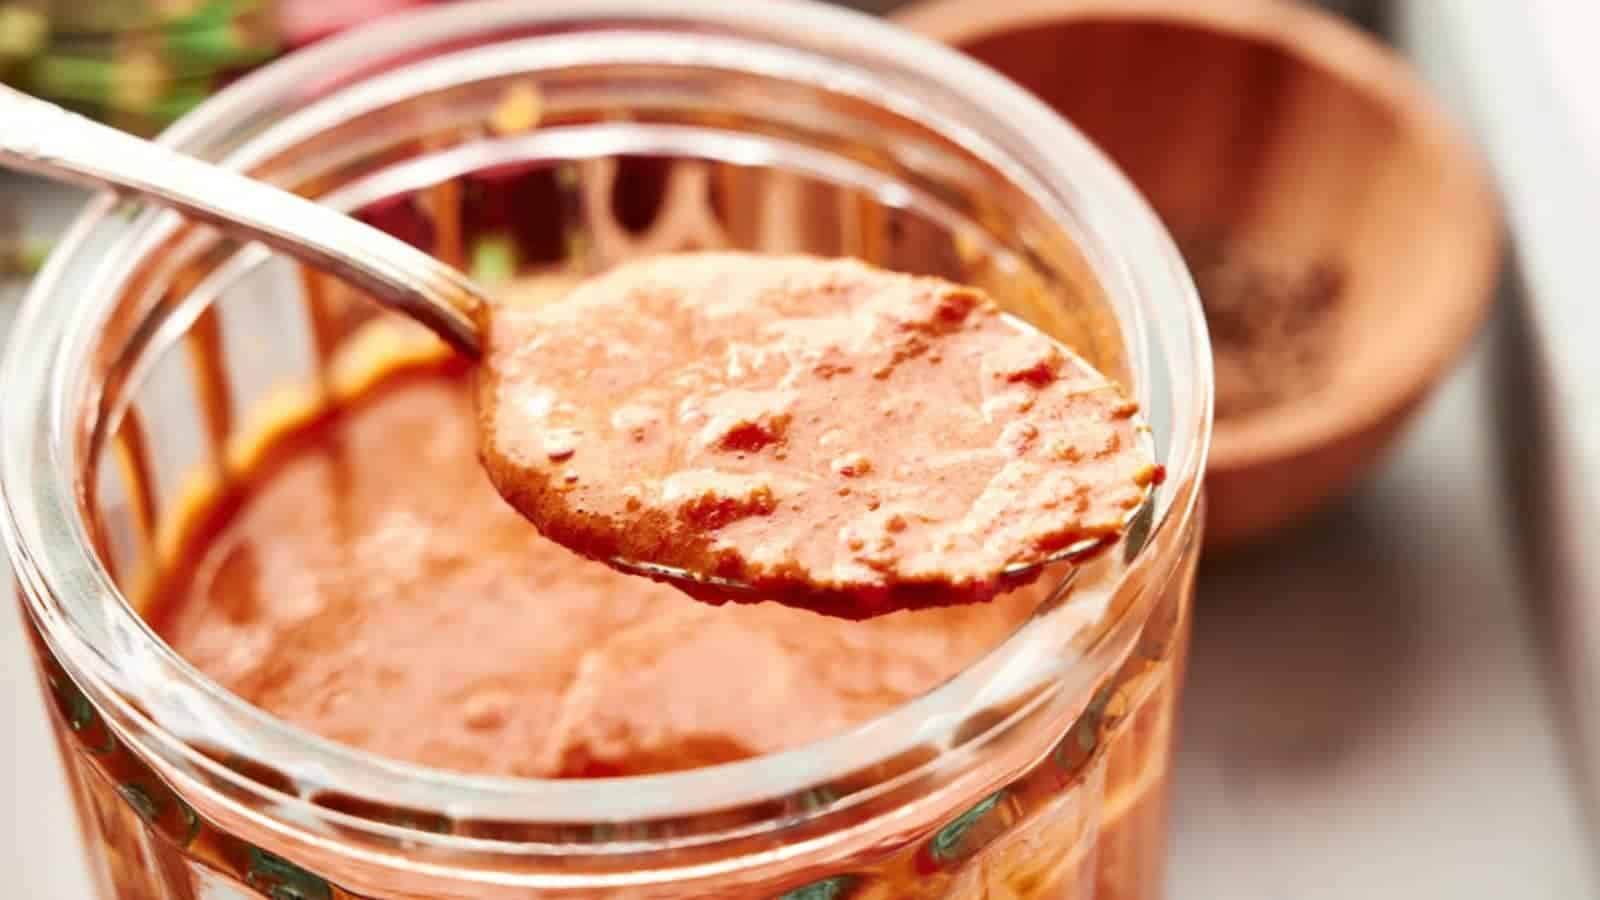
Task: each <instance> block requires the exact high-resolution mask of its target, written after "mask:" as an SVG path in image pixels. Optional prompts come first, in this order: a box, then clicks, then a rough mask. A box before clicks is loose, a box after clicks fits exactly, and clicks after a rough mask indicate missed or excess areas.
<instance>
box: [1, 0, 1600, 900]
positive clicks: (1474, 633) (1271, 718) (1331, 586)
mask: <svg viewBox="0 0 1600 900" xmlns="http://www.w3.org/2000/svg"><path fill="white" fill-rule="evenodd" d="M437 2H449V0H277V2H273V0H0V80H4V81H5V82H7V83H10V84H13V85H16V86H18V87H20V88H22V89H24V90H27V91H29V92H32V93H35V94H38V95H40V96H43V97H47V98H50V99H52V100H56V101H58V102H61V103H63V104H65V105H69V106H72V107H74V108H76V109H79V110H81V111H83V112H85V113H87V114H90V115H92V116H95V117H97V118H100V119H102V120H104V121H107V122H110V123H112V124H115V125H117V126H119V127H122V128H125V129H127V130H130V131H134V132H138V133H141V134H154V133H156V132H158V131H159V130H160V129H161V128H163V127H165V126H166V125H167V124H169V123H170V122H172V121H173V120H174V119H175V118H176V117H178V116H181V115H182V114H183V113H184V112H186V111H188V110H189V109H191V108H192V107H193V106H194V105H195V104H196V103H198V102H200V101H201V100H203V99H204V98H205V97H206V96H207V95H208V94H210V93H211V92H213V91H215V90H217V89H219V88H220V87H222V86H225V85H226V84H227V83H229V81H231V80H232V79H235V78H237V77H239V76H240V75H241V74H243V73H246V72H248V71H249V70H250V69H252V68H253V67H256V66H258V65H261V64H262V63H265V62H268V61H270V60H271V59H273V58H275V57H277V56H279V55H281V54H283V53H286V52H290V51H292V50H293V49H294V48H296V47H299V46H303V45H305V44H307V43H310V42H313V41H316V40H318V39H320V38H323V37H326V36H327V35H329V34H332V33H335V32H337V31H338V30H340V29H342V28H345V27H349V26H351V25H353V24H358V23H361V22H364V21H367V20H370V19H372V18H375V17H377V16H380V15H384V14H386V13H390V12H395V11H398V10H401V9H404V8H407V7H412V6H419V5H426V4H429V3H437ZM527 2H530V3H537V2H559V0H527ZM751 2H758V0H751ZM999 2H1004V0H999ZM844 5H850V6H855V7H857V8H861V9H864V10H867V11H870V12H874V13H880V14H886V13H890V12H892V11H893V10H894V9H895V8H896V7H899V6H901V5H902V4H901V3H899V2H894V0H855V2H850V3H845V4H844ZM1320 5H1322V6H1324V7H1326V8H1328V9H1330V10H1332V11H1334V12H1336V13H1338V14H1339V15H1341V16H1344V17H1346V18H1347V19H1348V20H1349V21H1350V22H1352V23H1354V24H1355V25H1356V26H1358V27H1360V28H1362V29H1365V30H1367V31H1368V32H1370V33H1372V34H1374V35H1376V36H1378V37H1380V38H1381V39H1383V40H1385V41H1388V42H1390V43H1392V44H1394V45H1395V46H1396V48H1397V49H1398V50H1399V51H1401V52H1402V53H1403V54H1405V56H1406V57H1407V58H1408V59H1409V60H1410V61H1411V62H1412V63H1413V64H1415V65H1416V66H1417V68H1418V69H1419V70H1420V72H1421V73H1422V75H1423V76H1424V78H1425V79H1426V80H1427V81H1428V83H1429V84H1430V85H1432V87H1433V88H1434V89H1435V90H1436V91H1437V92H1438V93H1439V94H1440V95H1441V97H1442V98H1443V99H1444V100H1445V101H1446V103H1447V105H1448V106H1450V107H1451V109H1452V110H1453V111H1454V112H1455V113H1456V114H1457V115H1458V116H1459V117H1460V118H1461V119H1462V120H1463V121H1464V122H1465V123H1466V124H1467V125H1468V126H1469V127H1470V129H1471V132H1472V134H1473V137H1474V139H1475V140H1476V141H1477V142H1478V144H1479V145H1480V146H1481V148H1482V149H1483V151H1484V153H1485V155H1486V157H1487V158H1488V159H1489V161H1490V162H1491V164H1492V166H1493V170H1494V175H1495V179H1496V184H1497V186H1498V188H1499V190H1500V191H1501V200H1502V202H1503V204H1504V207H1505V212H1506V217H1507V220H1508V225H1509V226H1510V232H1511V244H1510V251H1509V252H1510V258H1509V260H1508V266H1507V267H1506V270H1505V271H1506V273H1507V274H1506V275H1505V277H1504V279H1503V281H1502V284H1501V287H1500V289H1499V292H1498V296H1497V298H1496V300H1497V302H1496V305H1495V310H1494V312H1493V314H1492V315H1491V317H1490V322H1489V326H1488V327H1487V328H1486V329H1485V330H1484V332H1483V333H1482V334H1481V335H1480V336H1479V337H1478V339H1477V341H1476V343H1475V344H1474V345H1473V348H1472V350H1471V352H1470V353H1469V355H1468V356H1467V358H1466V359H1465V361H1464V362H1463V363H1462V364H1461V365H1460V366H1459V368H1457V369H1455V370H1454V372H1453V374H1452V375H1451V376H1450V377H1449V379H1448V380H1447V381H1446V382H1445V383H1444V384H1443V386H1442V387H1441V389H1440V390H1439V391H1438V392H1437V393H1436V394H1434V395H1433V396H1432V398H1431V399H1430V400H1429V401H1428V403H1427V404H1426V406H1425V408H1424V409H1423V410H1422V412H1421V414H1420V416H1419V417H1418V418H1417V419H1416V420H1415V421H1414V422H1412V423H1411V424H1410V425H1409V426H1408V427H1407V429H1406V431H1405V432H1404V434H1403V436H1402V438H1401V439H1400V442H1399V444H1398V446H1397V447H1396V449H1395V450H1394V452H1393V453H1392V454H1390V455H1389V456H1387V457H1386V458H1385V462H1384V463H1383V465H1382V466H1381V467H1380V468H1379V469H1377V470H1376V472H1375V473H1374V474H1373V475H1372V476H1371V477H1370V478H1367V479H1366V480H1364V481H1363V482H1361V483H1360V484H1359V485H1358V486H1356V487H1355V488H1353V489H1352V490H1351V491H1350V492H1349V493H1348V494H1346V495H1344V496H1341V497H1340V498H1339V499H1337V500H1336V501H1335V502H1333V503H1332V504H1331V505H1329V506H1328V507H1326V508H1325V509H1323V510H1322V511H1320V512H1319V513H1317V514H1316V515H1314V516H1311V517H1310V518H1309V519H1307V520H1305V521H1303V522H1301V523H1299V524H1297V525H1295V526H1294V527H1291V528H1288V529H1286V530H1283V531H1281V532H1278V533H1275V534H1272V535H1271V536H1269V537H1267V538H1265V539H1263V540H1261V541H1258V542H1256V543H1254V544H1252V545H1251V546H1249V547H1247V548H1244V549H1241V550H1239V551H1237V552H1233V553H1229V554H1227V555H1226V556H1224V557H1219V558H1214V559H1208V560H1207V561H1206V564H1205V566H1204V570H1203V574H1202V578H1201V597H1200V600H1199V604H1198V612H1197V625H1196V628H1197V632H1196V635H1195V644H1194V647H1193V650H1192V658H1191V662H1190V674H1189V686H1188V688H1187V689H1186V691H1187V699H1186V706H1185V712H1184V726H1183V733H1182V737H1181V739H1180V763H1179V767H1178V787H1177V800H1176V804H1177V806H1176V810H1175V820H1174V835H1173V860H1172V866H1171V873H1172V874H1171V885H1170V891H1169V896H1171V897H1173V898H1175V900H1202V898H1229V900H1255V898H1261V900H1268V898H1271V900H1280V898H1329V900H1334V898H1352V897H1361V898H1390V897H1393V898H1401V897H1404V898H1407V900H1414V898H1440V900H1443V898H1451V900H1456V898H1478V897H1483V898H1490V897H1493V898H1507V897H1516V898H1561V900H1564V898H1580V900H1581V898H1600V879H1597V874H1600V872H1597V869H1596V865H1595V861H1596V859H1597V855H1596V853H1595V844H1594V840H1593V832H1592V828H1591V825H1592V820H1593V810H1594V808H1595V804H1594V803H1593V802H1592V800H1593V798H1594V792H1593V784H1594V781H1593V777H1592V776H1593V773H1594V772H1595V767H1594V765H1593V758H1594V755H1595V754H1594V748H1596V747H1597V746H1600V741H1597V740H1596V739H1595V736H1594V735H1595V734H1596V733H1597V732H1596V729H1595V724H1594V721H1593V718H1592V709H1591V707H1592V706H1593V702H1594V701H1593V698H1594V696H1595V690H1594V689H1595V688H1596V687H1600V682H1597V679H1596V675H1595V668H1594V667H1595V663H1594V662H1593V661H1594V660H1596V659H1597V658H1600V654H1597V652H1596V648H1600V640H1597V638H1600V622H1597V620H1600V616H1597V615H1596V612H1595V610H1596V608H1597V603H1596V601H1597V600H1600V571H1597V569H1600V567H1597V566H1596V565H1595V564H1594V563H1593V562H1591V561H1590V560H1589V558H1588V556H1589V555H1588V553H1587V552H1586V551H1587V544H1588V543H1590V542H1591V541H1592V538H1591V537H1590V535H1592V534H1594V533H1596V529H1597V528H1600V502H1597V501H1600V497H1597V496H1596V495H1595V492H1594V491H1593V490H1592V489H1591V487H1590V485H1591V484H1593V483H1596V481H1597V478H1596V477H1591V476H1600V359H1597V358H1596V357H1597V356H1600V355H1597V354H1595V353H1594V352H1593V350H1592V348H1591V347H1590V346H1589V343H1590V342H1589V341H1588V340H1587V338H1588V336H1590V335H1597V334H1600V311H1597V310H1600V306H1597V305H1596V304H1594V302H1593V298H1594V297H1595V296H1600V274H1597V273H1596V272H1595V267H1594V265H1593V262H1592V257H1593V250H1592V248H1591V247H1590V245H1591V244H1592V243H1593V240H1594V235H1596V234H1600V91H1596V90H1595V89H1594V88H1595V86H1596V85H1600V66H1596V65H1595V64H1594V63H1593V62H1592V61H1591V60H1590V57H1591V56H1592V50H1590V49H1589V48H1590V47H1592V46H1593V43H1594V41H1595V39H1600V3H1596V2H1595V0H1528V2H1524V3H1513V2H1502V0H1327V2H1324V3H1322V4H1320ZM1585 88H1586V89H1585ZM81 199H82V197H81V195H79V194H75V193H73V192H71V191H70V190H63V189H60V188H55V187H46V186H43V185H40V184H37V183H33V182H29V181H24V180H21V179H18V178H16V177H14V176H9V175H0V328H3V326H4V324H5V323H7V322H9V320H10V316H11V313H12V310H13V309H14V306H15V303H16V300H17V298H18V297H19V296H20V294H21V292H22V291H23V290H24V289H25V287H26V284H27V279H28V276H29V275H30V274H31V273H32V272H33V271H35V270H36V268H37V266H38V265H39V263H40V262H41V260H42V259H43V258H44V256H45V255H46V254H47V252H48V249H49V246H50V244H51V241H52V240H53V238H54V236H55V235H56V234H58V233H59V232H60V230H61V229H62V228H63V227H64V226H65V224H66V223H67V222H68V221H69V220H70V217H71V215H72V213H73V211H74V210H75V208H76V206H77V204H78V203H79V202H81ZM1403 300H1404V297H1397V298H1396V302H1403ZM4 625H5V627H4V628H0V639H3V642H0V665H3V667H4V668H3V672H4V675H5V680H6V683H7V684H8V686H9V687H8V688H7V690H6V692H5V703H6V704H7V705H6V707H5V708H4V713H5V715H6V718H7V719H8V720H9V721H12V722H13V723H15V726H14V728H13V740H12V742H11V746H10V747H9V748H5V749H3V750H0V752H8V753H9V754H10V758H9V759H0V767H4V768H5V769H6V770H7V771H9V772H10V773H11V776H12V778H13V780H14V784H13V786H12V790H11V791H10V796H12V797H13V799H14V803H13V805H14V808H15V809H17V810H18V811H19V812H18V814H17V815H16V816H15V817H14V818H15V821H14V822H13V823H12V827H13V828H14V829H15V834H14V835H13V839H12V840H5V841H0V867H3V868H4V870H6V871H18V872H21V873H22V874H21V878H22V881H21V882H20V883H18V884H14V885H13V886H12V888H10V889H8V890H0V893H4V894H6V896H17V897H19V898H54V897H58V896H59V897H76V896H80V894H78V893H74V891H75V890H77V888H76V887H74V885H76V884H77V883H78V882H76V881H75V880H74V879H75V878H76V876H75V875H74V872H73V871H72V870H73V868H74V867H75V866H76V865H77V863H76V860H77V856H76V855H75V851H73V850H71V841H72V840H73V837H72V835H71V834H70V825H69V821H68V818H67V814H66V804H65V803H63V802H60V801H59V794H58V793H57V792H59V790H60V786H59V785H58V784H56V783H55V779H57V778H58V776H57V775H56V765H55V762H54V760H53V759H52V758H51V753H52V752H53V751H52V750H51V749H50V748H49V747H48V745H47V743H46V741H47V738H46V737H45V731H44V725H43V720H42V716H41V713H40V711H39V709H38V700H37V697H36V692H35V691H34V690H33V685H32V680H33V676H32V674H31V672H30V671H29V670H28V668H27V666H26V665H25V663H24V661H23V655H22V653H21V652H20V651H19V649H18V645H19V641H18V639H17V638H16V636H15V634H14V631H15V628H14V627H13V626H12V624H11V623H10V622H9V621H6V622H5V623H4ZM23 810H26V815H24V814H23V813H22V812H21V811H23ZM10 890H15V891H18V893H14V894H13V893H10V892H9V891H10Z"/></svg>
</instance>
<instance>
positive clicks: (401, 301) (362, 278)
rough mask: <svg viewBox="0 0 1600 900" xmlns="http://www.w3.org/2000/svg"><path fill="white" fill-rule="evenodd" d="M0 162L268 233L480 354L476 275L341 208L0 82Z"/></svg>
mask: <svg viewBox="0 0 1600 900" xmlns="http://www.w3.org/2000/svg"><path fill="white" fill-rule="evenodd" d="M0 166H3V167H5V168H12V169H20V170H23V171H27V172H32V173H33V174H36V175H43V176H45V177H47V178H52V179H55V180H58V181H70V182H73V183H75V184H80V185H84V186H87V187H92V188H109V189H111V190H114V191H117V192H118V193H122V194H132V195H137V196H139V197H142V198H144V199H147V200H150V201H152V202H154V203H157V204H160V205H162V206H166V207H169V208H172V209H176V210H178V211H180V212H182V213H185V214H187V215H188V216H190V217H192V218H194V219H197V220H200V221H204V222H207V223H209V224H212V225H216V226H218V227H219V228H221V229H222V230H224V231H226V232H228V233H230V234H232V235H236V236H239V237H247V238H251V239H254V240H257V241H260V242H261V243H263V244H266V245H267V246H269V247H271V248H273V249H275V250H278V251H280V252H282V253H285V254H287V255H289V256H291V257H294V258H295V259H297V260H300V261H301V262H304V263H307V264H308V265H311V266H314V267H316V268H318V269H322V270H324V271H327V272H331V273H333V274H334V275H337V276H339V277H342V278H344V279H346V280H348V281H349V282H351V283H352V284H354V285H356V286H357V287H359V288H361V289H362V290H364V291H366V292H367V293H369V294H371V295H372V297H373V299H375V300H377V301H378V302H380V303H383V304H384V305H386V306H389V307H391V308H394V309H396V310H397V311H399V312H401V313H404V314H405V315H407V316H410V317H411V318H413V319H415V320H417V321H418V322H421V323H422V324H423V325H426V326H427V327H428V328H430V329H432V330H433V331H434V332H435V333H437V334H438V335H439V336H440V337H442V338H444V339H445V340H446V341H448V342H449V343H450V344H451V345H453V346H454V347H456V348H457V349H458V350H460V351H462V352H464V353H466V354H468V355H469V356H473V357H476V356H477V353H478V329H477V325H476V324H475V321H474V319H473V313H474V311H475V310H476V309H477V307H478V306H479V305H480V304H482V303H483V302H485V301H484V299H483V296H482V294H481V293H479V291H478V289H477V288H476V287H475V286H474V285H473V284H472V282H471V281H470V280H469V279H468V278H467V277H466V276H465V275H463V274H461V273H460V272H458V271H456V270H455V269H453V268H451V267H449V266H447V265H445V264H444V263H441V262H439V261H438V260H436V259H434V258H433V257H431V256H429V255H427V254H426V253H423V252H422V251H420V250H417V249H416V248H415V247H412V246H411V245H409V244H407V243H405V242H404V241H401V240H399V239H397V238H394V237H391V236H389V235H387V234H384V233H383V232H381V231H379V230H378V229H376V228H372V227H370V226H368V225H365V224H363V223H361V222H358V221H356V220H355V219H352V218H350V217H349V216H346V215H344V214H343V213H340V212H338V211H336V210H334V209H331V208H329V207H325V206H319V205H317V204H316V203H313V202H311V201H310V200H307V199H305V198H303V197H299V196H297V195H295V194H291V193H289V192H288V191H284V190H280V189H278V188H276V187H273V186H271V185H269V184H266V183H265V182H261V181H256V180H254V179H252V178H249V177H246V176H244V175H241V174H238V173H236V172H232V171H229V170H227V169H223V168H221V167H219V166H214V165H211V164H210V163H206V162H202V161H200V160H198V159H195V158H193V157H189V156H184V155H183V154H181V153H177V152H175V151H173V150H169V149H167V148H166V147H163V146H161V145H160V144H155V143H152V142H150V141H146V140H142V139H140V138H137V137H134V136H132V135H129V134H126V133H124V132H121V131H118V130H116V129H114V128H111V127H109V126H106V125H101V124H98V123H96V122H91V121H90V120H88V119H86V118H84V117H83V116H80V115H77V114H75V113H72V112H69V111H67V110H65V109H62V108H61V107H59V106H56V105H55V104H53V103H48V102H46V101H43V100H39V99H37V98H34V97H30V96H28V95H27V94H23V93H21V92H19V91H16V90H13V89H11V88H8V87H5V86H3V85H0Z"/></svg>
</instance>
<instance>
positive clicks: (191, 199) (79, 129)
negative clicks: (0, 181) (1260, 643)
mask: <svg viewBox="0 0 1600 900" xmlns="http://www.w3.org/2000/svg"><path fill="white" fill-rule="evenodd" d="M0 167H5V168H10V169H19V170H22V171H26V172H31V173H33V174H36V175H42V176H44V177H46V178H52V179H55V180H58V181H67V182H72V183H74V184H79V185H84V186H87V187H92V188H100V189H110V190H113V191H116V192H118V193H121V194H129V195H135V196H138V197H141V198H143V199H146V200H149V201H152V202H154V203H157V204H159V205H161V206H166V207H169V208H172V209H175V210H178V211H179V212H182V213H185V214H186V215H188V216H191V217H192V218H195V219H198V220H200V221H204V222H206V223H208V224H210V225H214V226H216V227H217V228H220V229H222V230H223V231H225V232H227V233H228V234H230V235H233V236H235V237H242V238H249V239H253V240H256V241H260V242H261V243H263V244H266V245H267V246H269V247H271V248H273V249H274V250H277V251H279V252H281V253H284V254H286V255H288V256H291V257H293V258H294V259H297V260H299V261H301V262H303V263H306V264H307V265H310V266H313V267H315V268H318V269H321V270H324V271H327V272H330V273H332V274H334V275H337V276H339V277H341V278H344V279H345V280H347V281H349V282H350V283H351V284H353V285H355V286H357V287H359V288H361V289H362V290H363V291H365V292H366V293H367V294H368V295H370V296H371V297H372V298H373V299H374V300H376V301H378V302H379V303H381V304H383V305H384V306H387V307H389V308H391V309H393V310H395V311H397V312H399V313H402V314H404V315H406V316H409V317H411V318H412V319H415V320H416V321H417V322H420V323H421V324H423V325H425V326H427V327H428V328H429V329H430V330H432V331H433V332H434V333H435V334H437V335H438V336H439V337H441V338H443V339H444V340H445V341H446V342H447V343H449V344H450V345H451V346H452V347H454V348H455V349H456V350H457V351H459V352H460V353H462V354H464V355H465V356H467V357H468V358H471V359H477V358H478V357H479V342H478V325H477V319H476V315H477V313H478V311H479V310H480V309H481V308H482V307H483V306H484V305H485V304H487V303H489V302H490V301H489V298H488V295H487V294H486V293H485V292H484V290H483V289H482V288H480V287H479V286H478V285H477V284H475V283H473V281H472V279H470V278H468V277H467V276H466V275H465V274H464V273H462V272H461V271H459V270H457V269H455V268H453V267H451V266H448V265H446V264H444V263H442V262H440V261H439V260H437V259H434V258H433V257H431V256H429V255H427V254H426V253H423V252H422V251H420V250H418V249H416V248H415V247H413V246H411V245H410V244H407V243H405V242H404V241H402V240H400V239H398V238H395V237H391V236H390V235H388V234H385V233H384V232H382V231H379V230H378V229H376V228H373V227H371V226H370V225H366V224H364V223H362V222H359V221H357V220H355V219H352V218H350V217H349V216H346V215H344V214H343V213H340V212H338V211H336V210H334V209H332V208H330V207H326V206H320V205H318V204H316V203H313V202H312V201H310V200H307V199H305V198H303V197H299V196H296V195H295V194H291V193H289V192H288V191H285V190H281V189H279V188H276V187H273V186H272V185H269V184H266V183H265V182H261V181H256V180H255V179H252V178H249V177H248V176H245V175H242V174H239V173H237V172H233V171H230V170H228V169H224V168H221V167H219V166H215V165H212V164H210V163H207V162H203V161H201V160H198V159H195V158H193V157H189V156H184V155H183V154H181V153H177V152H175V151H173V150H169V149H167V148H166V147H163V146H161V145H159V144H155V143H152V142H150V141H146V140H143V139H141V138H137V137H134V136H132V135H129V134H126V133H124V132H121V131H117V130H116V129H114V128H110V127H108V126H105V125H101V124H98V123H96V122H92V121H90V120H89V119H86V118H84V117H83V116H80V115H77V114H76V113H73V112H70V111H68V110H65V109H62V108H61V107H59V106H57V105H55V104H53V103H49V102H46V101H44V100H39V99H37V98H35V97H30V96H28V95H27V94H23V93H21V92H19V91H16V90H13V89H11V88H7V87H4V86H0ZM1153 494H1154V491H1151V492H1150V493H1149V494H1147V495H1146V501H1145V503H1144V504H1143V506H1141V508H1140V509H1145V508H1148V507H1149V505H1150V503H1149V497H1150V496H1153ZM1138 513H1139V510H1135V512H1134V513H1133V514H1131V515H1130V516H1129V520H1130V522H1131V521H1133V520H1134V519H1135V518H1136V517H1137V515H1138ZM1108 543H1109V542H1108V541H1107V540H1105V539H1100V538H1095V539H1089V540H1084V541H1079V542H1077V543H1075V544H1072V545H1070V546H1068V547H1066V548H1064V549H1062V550H1061V551H1060V552H1058V553H1056V554H1055V555H1054V556H1052V557H1050V558H1049V559H1046V560H1043V561H1041V562H1038V563H1031V564H1028V565H1024V566H1014V567H1012V568H1010V569H1007V570H1006V571H1005V572H1003V573H1001V575H1002V577H1003V578H1004V579H1008V580H1009V579H1023V578H1026V577H1027V576H1028V575H1029V574H1030V573H1031V571H1032V570H1033V569H1036V568H1040V567H1043V566H1045V565H1050V564H1053V563H1058V562H1063V561H1078V560H1081V559H1084V558H1087V557H1088V556H1090V555H1092V554H1094V553H1095V552H1097V551H1099V550H1101V549H1103V548H1105V547H1106V546H1107V544H1108ZM610 562H611V564H612V565H613V566H615V567H617V568H619V569H622V570H625V571H628V572H633V573H635V574H639V575H645V576H647V577H650V578H655V579H658V580H666V581H679V582H688V583H691V584H693V585H695V586H697V587H700V588H703V589H704V588H709V589H711V590H714V591H722V592H728V593H744V592H748V591H751V590H754V589H753V588H751V587H750V586H749V585H744V584H741V583H738V582H733V581H729V580H728V579H725V578H717V577H715V576H712V575H708V574H704V573H696V572H687V571H684V570H682V569H676V568H671V567H667V566H662V565H658V564H655V563H650V562H641V561H636V560H624V559H613V560H611V561H610Z"/></svg>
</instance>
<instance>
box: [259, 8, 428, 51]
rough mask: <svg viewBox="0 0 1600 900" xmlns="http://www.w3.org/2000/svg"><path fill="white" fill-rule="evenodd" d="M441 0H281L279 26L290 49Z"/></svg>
mask: <svg viewBox="0 0 1600 900" xmlns="http://www.w3.org/2000/svg"><path fill="white" fill-rule="evenodd" d="M440 2H441V0H280V2H279V3H278V26H279V28H280V29H282V34H283V37H284V39H285V40H286V41H287V42H288V43H289V45H290V46H293V47H299V46H302V45H304V44H309V43H311V42H312V41H316V40H319V39H321V38H325V37H327V36H329V35H331V34H334V33H336V32H339V31H343V30H344V29H346V28H350V27H353V26H356V25H360V24H362V23H363V22H368V21H371V20H373V19H376V18H378V17H379V16H384V15H387V14H389V13H395V12H399V11H401V10H404V9H413V8H415V7H419V6H436V5H438V4H439V3H440Z"/></svg>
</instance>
